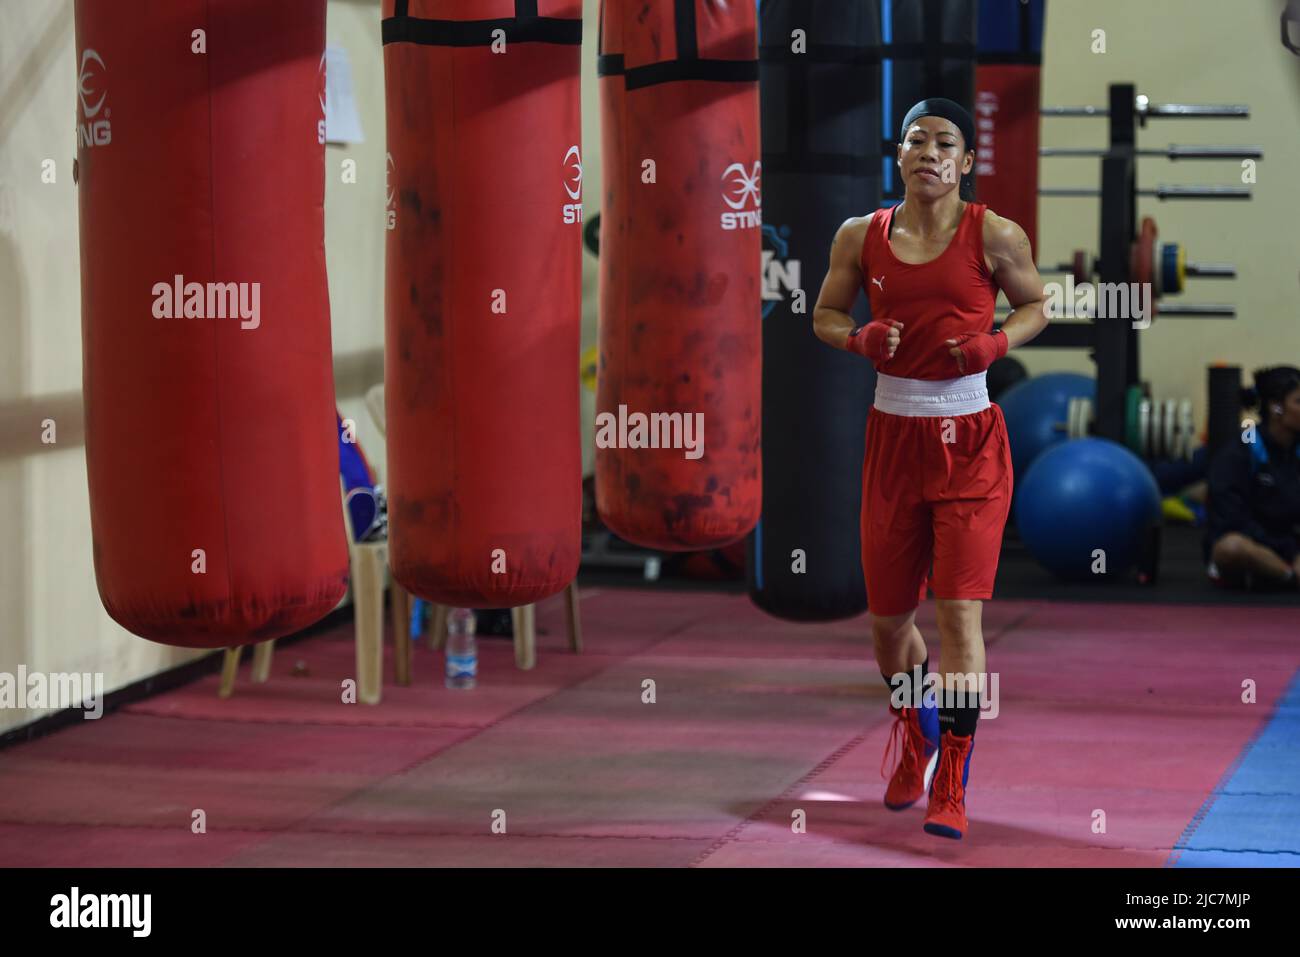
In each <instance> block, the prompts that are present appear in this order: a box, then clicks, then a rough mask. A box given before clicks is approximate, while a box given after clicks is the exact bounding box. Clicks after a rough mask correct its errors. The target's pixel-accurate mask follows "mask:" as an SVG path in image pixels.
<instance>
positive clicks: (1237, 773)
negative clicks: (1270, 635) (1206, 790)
mask: <svg viewBox="0 0 1300 957" xmlns="http://www.w3.org/2000/svg"><path fill="white" fill-rule="evenodd" d="M1169 863H1170V864H1171V865H1173V866H1174V867H1300V671H1298V672H1296V674H1295V675H1293V676H1292V678H1291V684H1290V686H1289V687H1288V688H1287V690H1286V693H1285V694H1283V695H1282V698H1281V700H1280V701H1279V702H1278V705H1277V710H1276V711H1275V712H1274V713H1273V716H1272V718H1270V719H1269V722H1268V724H1267V725H1265V726H1264V729H1263V730H1262V731H1261V732H1260V733H1259V735H1258V736H1257V737H1256V738H1255V739H1254V740H1253V741H1251V742H1250V743H1249V744H1248V745H1246V747H1245V749H1244V750H1243V751H1242V753H1241V756H1240V757H1239V758H1238V759H1237V763H1236V765H1235V766H1234V767H1233V768H1231V769H1230V770H1229V771H1228V773H1227V774H1226V775H1224V778H1223V780H1222V781H1220V782H1219V785H1218V786H1217V787H1216V788H1215V789H1214V792H1213V793H1212V794H1211V795H1210V796H1209V797H1208V798H1207V799H1206V801H1205V803H1204V804H1203V805H1202V806H1201V809H1200V810H1199V811H1198V812H1197V813H1196V816H1195V817H1194V818H1192V821H1191V823H1190V824H1188V825H1187V828H1186V829H1185V830H1184V831H1183V834H1182V837H1180V838H1179V839H1178V844H1177V845H1176V846H1175V847H1174V850H1173V853H1172V854H1171V855H1170V858H1169Z"/></svg>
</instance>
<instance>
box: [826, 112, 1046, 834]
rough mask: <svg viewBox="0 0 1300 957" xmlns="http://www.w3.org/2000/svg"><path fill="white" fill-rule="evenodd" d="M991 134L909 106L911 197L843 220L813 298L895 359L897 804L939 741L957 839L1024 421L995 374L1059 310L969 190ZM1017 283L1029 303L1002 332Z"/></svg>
mask: <svg viewBox="0 0 1300 957" xmlns="http://www.w3.org/2000/svg"><path fill="white" fill-rule="evenodd" d="M974 136H975V125H974V123H973V122H972V121H971V117H970V114H969V113H967V112H966V110H965V109H963V108H962V107H961V106H959V105H958V104H956V103H954V102H952V101H951V100H945V99H929V100H922V101H921V102H920V103H918V104H916V106H914V107H912V109H911V110H910V111H908V114H907V117H906V118H905V119H904V121H903V125H902V131H901V135H900V142H899V145H898V168H899V170H900V171H901V174H902V182H903V184H904V187H905V193H904V200H903V203H902V204H901V205H900V206H898V207H896V208H892V209H890V208H885V209H879V210H876V211H875V212H874V213H872V214H871V215H869V216H861V217H854V218H852V219H849V220H846V221H845V223H844V224H843V225H842V226H841V227H840V228H839V230H838V231H837V232H836V234H835V239H834V242H833V243H832V246H831V257H830V269H829V271H828V272H827V274H826V279H825V281H824V282H823V283H822V288H821V294H820V296H819V297H818V300H817V306H816V308H815V310H814V312H813V321H814V326H815V329H816V333H817V336H818V337H819V338H821V339H822V340H823V341H825V342H827V343H829V344H830V345H832V346H835V347H836V348H838V349H847V350H848V351H850V352H855V353H857V354H858V355H861V356H863V357H864V358H866V359H869V360H870V361H871V362H872V363H873V364H874V365H875V368H876V371H877V379H876V398H875V404H874V405H873V406H872V408H871V410H870V413H869V414H868V417H867V435H866V459H865V461H864V462H863V466H862V516H861V518H862V568H863V573H864V575H865V578H866V588H867V600H868V602H869V603H870V608H871V616H872V622H871V629H872V638H873V640H874V644H875V652H876V662H877V664H878V665H879V666H880V669H881V673H882V674H883V675H885V676H886V678H885V680H886V683H890V682H891V679H890V678H889V676H890V675H894V679H893V684H891V687H894V686H896V685H897V684H898V683H899V682H900V679H902V678H904V675H902V674H900V673H908V674H910V675H911V676H912V680H911V682H910V684H911V686H912V687H911V694H910V695H909V697H908V700H907V701H906V703H900V702H899V701H897V700H896V701H895V702H894V703H893V704H891V711H893V712H894V715H895V718H896V720H895V724H894V733H893V735H892V737H891V746H892V747H894V748H898V749H899V750H900V751H901V753H900V755H899V760H898V762H897V764H896V766H895V768H894V772H893V775H892V777H891V779H890V781H889V786H888V788H887V790H886V792H885V805H886V806H887V807H889V808H892V809H895V810H901V809H902V808H906V807H910V806H911V805H912V804H914V803H915V802H916V801H917V800H918V799H919V798H920V797H921V795H922V794H924V793H925V791H926V786H927V777H929V773H928V772H929V771H930V768H931V767H933V765H934V760H935V756H936V754H937V768H934V770H933V779H932V780H931V781H930V782H929V784H930V797H929V807H928V809H927V811H926V816H925V823H924V827H925V830H926V831H929V832H930V833H931V834H939V835H942V836H944V837H952V838H960V837H961V836H962V835H963V834H964V833H965V831H966V826H967V824H966V802H965V792H966V782H967V779H968V776H969V770H970V757H971V751H972V747H973V743H974V735H975V724H976V720H977V719H978V717H979V712H980V700H979V695H978V690H977V688H975V687H970V688H969V690H970V691H971V692H972V693H971V694H970V695H968V696H964V695H958V694H955V693H954V692H957V691H959V690H960V688H961V687H962V685H961V684H960V681H959V679H954V676H970V675H977V676H982V675H983V674H984V637H983V633H982V631H981V625H980V616H981V611H982V608H983V605H982V602H983V601H984V600H985V599H988V598H990V597H992V592H993V579H994V576H995V574H996V572H997V564H998V552H999V550H1000V549H1001V547H1002V529H1003V525H1004V524H1005V523H1006V518H1007V511H1008V509H1009V507H1010V504H1011V457H1010V452H1009V446H1008V442H1007V432H1006V425H1005V423H1004V422H1003V419H1002V412H1001V410H1000V409H999V408H998V407H997V406H996V405H991V404H990V403H989V397H988V391H987V389H986V388H985V381H984V377H985V376H984V374H985V370H986V369H988V367H989V366H990V365H991V364H992V363H993V361H994V360H995V359H998V358H999V357H1001V356H1004V355H1006V353H1007V349H1009V348H1012V347H1015V346H1018V345H1021V344H1023V343H1025V342H1028V341H1029V340H1030V339H1033V338H1034V336H1036V335H1038V333H1039V332H1041V331H1042V329H1043V328H1044V327H1045V326H1046V325H1047V319H1046V318H1045V316H1044V314H1043V285H1042V281H1041V280H1040V279H1039V277H1038V270H1037V268H1036V267H1035V266H1034V260H1033V256H1032V251H1031V250H1030V247H1029V239H1028V237H1026V235H1025V232H1024V230H1022V229H1021V228H1020V227H1019V226H1017V225H1016V224H1015V223H1013V222H1011V221H1009V220H1006V219H1003V218H1001V217H1000V216H998V215H996V214H995V213H993V212H991V211H989V210H987V209H986V207H984V206H981V205H979V204H977V203H972V202H967V201H966V199H965V198H963V195H962V192H961V191H959V189H958V187H959V185H963V186H965V187H966V190H964V191H965V192H966V194H967V195H969V192H968V190H969V183H970V181H969V176H970V172H971V169H972V166H973V164H974V157H975V151H974V148H973V147H974ZM859 289H863V290H865V292H866V293H867V297H868V301H869V303H870V306H871V315H872V316H873V317H874V318H873V319H872V321H871V322H869V323H868V324H866V325H865V326H861V327H859V328H855V327H854V322H853V319H852V317H851V316H850V315H849V310H850V309H852V308H853V302H854V300H855V299H856V298H857V294H858V290H859ZM999 290H1001V291H1002V292H1003V293H1005V294H1006V297H1007V299H1008V300H1009V302H1010V303H1011V305H1012V306H1013V307H1014V312H1012V314H1011V316H1010V317H1009V318H1008V319H1007V321H1006V322H1005V323H1003V325H1002V328H1001V329H998V330H994V329H993V307H994V302H995V300H996V298H997V294H998V291H999ZM931 566H933V571H931ZM927 578H928V579H929V583H930V586H931V587H932V588H933V590H934V595H935V598H936V600H937V612H938V623H939V647H940V650H941V654H942V657H943V665H944V669H945V677H944V678H943V680H942V685H941V687H942V689H943V691H944V692H945V694H944V696H943V699H942V700H941V701H940V705H941V706H940V707H939V708H938V709H936V708H934V707H933V703H934V697H933V696H931V697H930V698H929V699H928V700H927V699H926V698H925V697H924V696H920V697H919V699H918V697H913V696H912V695H917V692H918V691H919V689H916V688H915V684H916V681H915V678H916V677H917V676H920V675H923V674H924V673H925V671H926V669H927V667H928V655H927V653H926V646H925V642H924V641H923V640H922V638H921V634H920V632H919V631H918V630H917V628H916V624H915V615H916V607H917V605H918V603H919V602H920V601H921V600H922V599H923V598H924V597H925V593H926V583H927ZM930 680H931V681H933V680H934V679H930ZM936 690H937V689H936ZM936 710H937V712H938V714H937V716H936V713H935V712H936ZM940 732H942V736H941V735H940ZM888 757H889V751H886V759H888Z"/></svg>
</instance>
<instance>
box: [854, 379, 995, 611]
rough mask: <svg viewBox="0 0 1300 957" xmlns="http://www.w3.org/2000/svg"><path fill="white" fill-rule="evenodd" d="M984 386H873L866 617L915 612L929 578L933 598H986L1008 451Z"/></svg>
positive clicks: (980, 382) (883, 382)
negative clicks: (868, 610)
mask: <svg viewBox="0 0 1300 957" xmlns="http://www.w3.org/2000/svg"><path fill="white" fill-rule="evenodd" d="M984 379H985V377H984V373H979V374H977V375H969V376H962V377H961V378H958V379H946V380H941V381H929V380H923V379H900V378H896V377H894V376H887V375H879V376H878V377H877V381H876V401H875V404H874V405H873V406H872V408H871V411H870V412H869V414H868V416H867V437H866V448H867V452H866V458H865V459H864V461H863V463H862V570H863V575H864V577H865V579H866V586H867V601H868V603H869V606H870V609H871V613H872V614H873V615H878V616H886V617H892V616H896V615H905V614H907V613H908V612H910V611H912V610H913V609H915V608H916V606H917V605H918V604H919V603H920V602H922V601H924V600H925V593H926V585H927V579H929V584H930V586H931V587H932V588H933V589H934V594H935V597H936V598H948V599H987V598H991V597H992V596H993V579H994V578H995V577H996V575H997V570H998V553H999V552H1000V551H1001V549H1002V530H1003V528H1004V526H1005V525H1006V521H1007V513H1008V512H1009V511H1010V508H1011V488H1012V477H1011V476H1012V473H1011V446H1010V443H1009V441H1008V439H1007V426H1006V422H1005V421H1004V420H1003V418H1002V410H1001V409H999V408H998V407H997V406H996V405H992V404H990V403H989V398H988V391H987V389H986V387H985V383H984ZM932 565H933V572H931V566H932Z"/></svg>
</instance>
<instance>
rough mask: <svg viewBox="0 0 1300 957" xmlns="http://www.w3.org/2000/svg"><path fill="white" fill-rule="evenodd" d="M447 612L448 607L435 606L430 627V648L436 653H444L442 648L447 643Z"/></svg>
mask: <svg viewBox="0 0 1300 957" xmlns="http://www.w3.org/2000/svg"><path fill="white" fill-rule="evenodd" d="M447 611H448V608H447V606H446V605H436V604H435V605H434V606H433V622H432V624H430V625H429V647H430V648H432V649H433V650H434V651H442V646H443V645H445V644H446V643H447Z"/></svg>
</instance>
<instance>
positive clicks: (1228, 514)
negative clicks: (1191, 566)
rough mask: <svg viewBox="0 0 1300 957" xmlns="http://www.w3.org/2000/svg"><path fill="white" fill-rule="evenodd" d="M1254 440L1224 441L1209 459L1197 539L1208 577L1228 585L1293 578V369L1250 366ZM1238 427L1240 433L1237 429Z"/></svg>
mask: <svg viewBox="0 0 1300 957" xmlns="http://www.w3.org/2000/svg"><path fill="white" fill-rule="evenodd" d="M1242 399H1243V404H1245V405H1246V406H1247V407H1249V406H1253V405H1255V404H1257V403H1258V405H1259V409H1260V417H1261V418H1260V422H1259V425H1258V427H1257V428H1256V429H1255V435H1254V438H1255V441H1253V442H1245V441H1243V442H1230V443H1228V444H1226V445H1224V446H1223V448H1221V449H1219V450H1218V452H1216V453H1215V456H1214V461H1213V463H1211V465H1210V479H1209V499H1208V502H1207V506H1208V514H1207V526H1208V527H1207V532H1206V538H1205V547H1206V550H1207V552H1208V557H1209V559H1210V568H1209V571H1210V578H1211V579H1212V580H1214V581H1215V582H1217V583H1220V584H1223V585H1228V586H1235V587H1242V586H1244V587H1247V588H1249V587H1253V586H1256V585H1263V586H1268V585H1273V586H1275V587H1276V586H1281V587H1291V588H1294V587H1296V585H1297V581H1300V442H1298V440H1300V369H1295V368H1292V367H1290V366H1275V367H1273V368H1270V369H1261V370H1259V371H1258V372H1256V373H1255V386H1254V388H1253V389H1248V390H1246V391H1245V393H1243V396H1242ZM1244 435H1245V434H1244V433H1243V437H1244Z"/></svg>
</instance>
